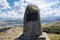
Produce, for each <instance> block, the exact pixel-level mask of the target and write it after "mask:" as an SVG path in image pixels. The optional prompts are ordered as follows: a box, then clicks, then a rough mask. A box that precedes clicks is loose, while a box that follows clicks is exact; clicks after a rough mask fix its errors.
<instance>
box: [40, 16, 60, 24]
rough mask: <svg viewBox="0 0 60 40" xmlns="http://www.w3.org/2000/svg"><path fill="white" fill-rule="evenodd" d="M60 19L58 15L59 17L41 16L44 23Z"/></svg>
mask: <svg viewBox="0 0 60 40" xmlns="http://www.w3.org/2000/svg"><path fill="white" fill-rule="evenodd" d="M59 20H60V16H58V17H54V16H51V17H44V18H41V21H42V24H46V23H50V22H54V21H59Z"/></svg>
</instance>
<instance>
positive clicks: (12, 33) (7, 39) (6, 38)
mask: <svg viewBox="0 0 60 40" xmlns="http://www.w3.org/2000/svg"><path fill="white" fill-rule="evenodd" d="M22 31H23V29H22V28H20V27H14V28H11V29H9V30H7V31H5V32H1V33H0V40H14V39H15V38H16V36H17V35H18V34H19V33H20V32H22Z"/></svg>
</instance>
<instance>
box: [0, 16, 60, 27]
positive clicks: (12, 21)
mask: <svg viewBox="0 0 60 40" xmlns="http://www.w3.org/2000/svg"><path fill="white" fill-rule="evenodd" d="M59 20H60V17H44V18H41V23H42V24H48V23H51V22H55V21H59ZM0 26H7V27H8V26H19V27H21V26H23V18H0Z"/></svg>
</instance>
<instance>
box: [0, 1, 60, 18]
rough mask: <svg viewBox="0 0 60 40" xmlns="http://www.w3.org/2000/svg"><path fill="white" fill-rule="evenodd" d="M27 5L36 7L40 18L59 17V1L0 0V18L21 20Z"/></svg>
mask: <svg viewBox="0 0 60 40" xmlns="http://www.w3.org/2000/svg"><path fill="white" fill-rule="evenodd" d="M28 4H35V5H37V6H38V7H39V9H40V15H41V17H42V18H44V17H52V16H54V17H57V16H60V0H0V18H23V16H24V13H25V9H26V6H27V5H28Z"/></svg>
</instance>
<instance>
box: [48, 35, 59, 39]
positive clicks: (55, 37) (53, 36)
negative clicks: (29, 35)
mask: <svg viewBox="0 0 60 40" xmlns="http://www.w3.org/2000/svg"><path fill="white" fill-rule="evenodd" d="M48 36H49V37H50V39H51V40H60V34H48Z"/></svg>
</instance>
